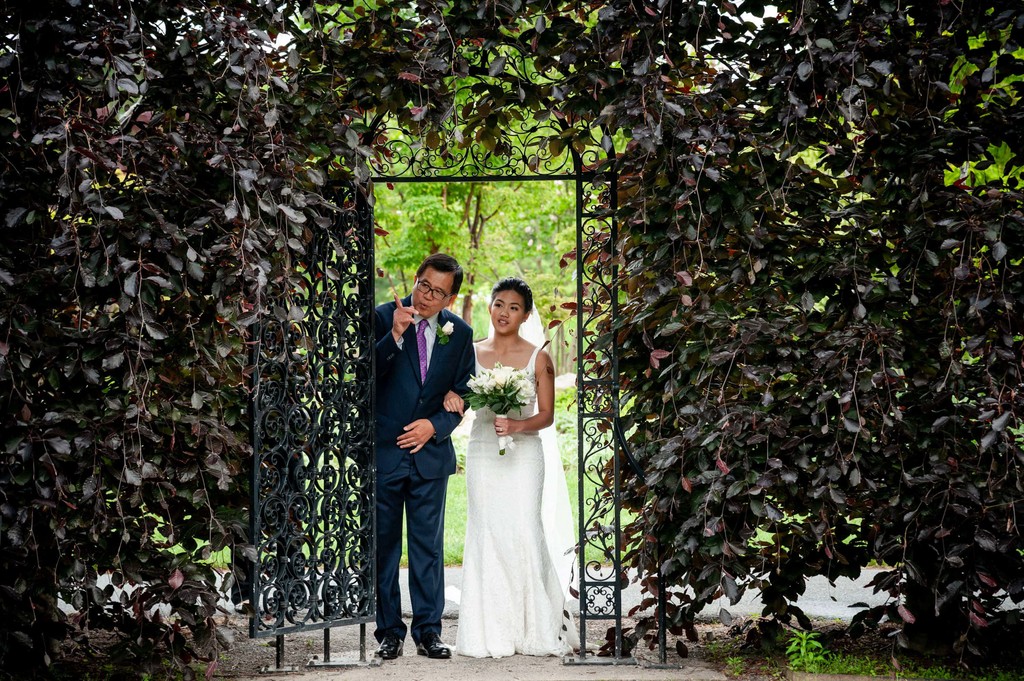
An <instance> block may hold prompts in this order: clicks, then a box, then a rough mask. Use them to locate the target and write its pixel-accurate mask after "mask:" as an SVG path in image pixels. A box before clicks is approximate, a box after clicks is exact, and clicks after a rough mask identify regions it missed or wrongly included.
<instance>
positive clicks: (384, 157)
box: [250, 44, 629, 668]
mask: <svg viewBox="0 0 1024 681" xmlns="http://www.w3.org/2000/svg"><path fill="white" fill-rule="evenodd" d="M457 62H458V63H457V66H458V67H459V68H458V69H457V71H458V72H459V73H461V74H462V75H461V76H453V78H452V91H453V92H454V97H453V101H454V102H456V104H455V105H453V106H452V107H451V108H450V109H449V110H448V111H445V112H442V113H441V114H440V115H435V116H434V117H433V118H431V117H430V116H428V115H426V114H425V115H424V117H423V119H422V120H421V121H420V122H418V127H416V129H404V128H403V127H402V126H400V125H397V124H396V123H395V121H394V119H393V118H385V117H384V116H377V117H372V116H370V117H368V118H367V120H365V121H364V125H365V129H366V130H368V131H369V132H368V133H366V141H367V142H368V143H369V144H370V145H371V146H372V147H373V149H374V152H375V154H374V156H373V157H372V158H371V159H370V161H369V165H370V173H369V176H370V178H371V179H372V180H373V181H377V182H380V181H386V182H460V181H461V182H465V181H489V182H490V181H513V180H514V181H524V180H556V179H563V180H570V181H573V182H574V183H575V188H576V224H577V238H576V281H577V291H576V303H577V317H576V351H577V359H578V361H577V395H578V431H579V434H580V436H579V442H578V450H577V451H578V470H579V479H578V481H577V484H578V489H579V518H580V523H579V527H578V547H577V549H578V556H579V561H578V566H577V567H578V575H577V578H578V584H577V586H578V593H579V598H580V617H579V630H580V641H581V648H580V653H579V655H578V656H576V657H571V658H566V660H565V661H566V662H567V663H570V662H599V663H604V662H610V661H623V660H628V659H629V656H628V653H627V652H626V648H625V646H624V644H623V624H622V617H623V614H622V591H623V588H624V587H625V585H626V584H627V583H628V580H627V579H626V578H625V574H624V571H623V568H622V561H621V541H620V539H621V507H620V503H619V499H620V496H619V486H620V484H621V477H620V469H619V463H620V461H621V460H622V456H621V455H622V453H623V452H622V450H621V446H622V440H621V438H616V437H615V434H616V432H617V427H618V426H617V424H618V414H619V393H618V385H619V381H618V362H617V356H616V348H615V344H614V343H613V342H612V339H611V338H609V337H608V336H607V335H603V334H601V333H599V332H598V331H597V327H598V326H599V325H601V326H606V323H607V322H610V321H611V320H612V319H614V317H615V315H616V314H617V310H618V308H617V305H618V288H617V283H616V280H617V277H616V267H617V265H616V263H617V262H618V258H617V253H616V252H615V248H616V246H615V244H616V243H617V233H616V222H615V209H616V207H617V206H616V200H617V198H616V197H617V192H618V184H617V182H618V179H617V176H616V174H615V172H614V169H613V167H612V164H610V163H605V161H607V160H608V159H607V157H606V154H609V153H613V150H612V145H611V143H610V141H609V140H608V137H607V136H606V135H605V134H604V132H603V131H600V130H599V129H597V128H593V127H591V125H590V123H589V122H588V121H585V120H578V119H573V118H572V117H571V116H567V115H563V114H561V113H559V112H558V111H557V108H556V107H554V106H553V105H552V102H553V101H556V100H558V99H559V98H560V97H562V96H563V95H564V93H561V92H559V90H558V87H559V84H558V80H557V78H555V77H549V76H547V75H546V74H545V73H543V72H541V71H539V70H538V69H537V68H536V66H535V63H534V61H533V59H532V57H530V56H529V55H527V54H526V53H525V52H524V51H523V50H522V49H521V48H520V47H519V46H516V45H510V44H496V45H485V46H478V45H474V46H469V47H464V48H463V49H461V51H460V52H459V54H458V59H457ZM474 87H478V88H479V87H482V88H485V89H487V91H488V92H489V93H491V94H493V96H494V97H498V96H499V95H514V97H513V99H515V100H516V101H519V102H522V104H521V105H519V106H517V107H509V106H501V107H494V108H493V109H489V108H488V107H487V106H486V105H485V104H486V102H485V100H486V97H484V98H483V99H481V98H479V97H476V98H474V97H472V96H470V95H471V94H472V92H471V89H472V88H474ZM538 93H540V94H538ZM474 102H475V104H474ZM481 102H484V104H481ZM531 102H532V103H531ZM338 191H339V195H338V199H337V202H336V203H337V205H338V206H339V207H340V210H339V213H338V214H337V219H336V220H335V223H334V224H333V225H331V226H330V227H328V228H326V229H325V228H320V227H318V226H315V225H312V226H311V227H310V229H311V230H312V233H311V240H310V243H309V244H307V245H306V246H305V248H304V249H302V250H301V251H295V252H293V253H292V257H293V258H294V271H296V272H298V273H301V274H302V283H301V285H299V286H298V287H297V288H295V289H294V290H289V291H284V292H282V293H281V294H279V300H278V304H277V306H276V310H277V313H276V315H275V317H274V318H273V319H270V320H268V321H266V322H265V323H264V324H263V325H262V327H261V328H260V329H259V330H258V333H257V334H256V343H255V348H254V361H253V365H254V376H253V384H254V391H253V403H252V410H251V414H252V439H253V446H254V452H255V465H254V469H253V477H252V506H251V509H252V513H251V518H252V521H251V528H250V530H251V537H252V543H253V544H254V546H255V548H256V552H257V556H258V561H257V563H256V564H255V565H254V566H253V567H252V570H251V577H252V581H253V584H252V592H253V596H254V597H253V607H254V611H255V614H254V616H253V618H252V619H251V621H250V635H252V636H276V637H277V643H278V667H279V668H280V667H281V662H282V655H283V641H284V634H286V633H289V632H294V631H300V630H308V629H315V628H323V629H324V648H325V650H324V653H325V660H327V661H329V660H330V639H329V628H330V627H333V626H338V625H347V624H360V626H361V630H362V634H363V636H362V638H363V649H362V653H363V657H364V658H365V627H366V624H367V623H369V622H372V621H373V619H374V617H375V602H374V585H375V580H376V574H375V554H376V544H375V513H374V484H375V465H374V460H375V456H374V455H375V449H374V442H373V437H374V424H373V414H374V407H373V402H374V367H373V362H374V352H373V347H374V338H373V325H372V315H373V283H374V282H373V278H374V256H373V213H372V208H371V207H370V204H369V202H368V201H366V197H365V194H364V192H366V191H372V189H370V188H355V187H353V186H351V185H345V186H342V187H340V188H339V190H338ZM607 326H610V325H607ZM607 326H606V328H607ZM587 480H589V481H590V482H592V483H593V485H594V487H595V488H596V489H595V491H594V492H593V493H591V494H590V495H589V496H588V495H587V494H586V488H587V486H586V485H585V482H586V481H587ZM595 552H596V553H597V554H598V555H600V556H601V559H599V560H597V559H595V560H588V559H587V558H586V556H588V555H593V554H594V553H595ZM591 620H594V621H598V620H601V621H608V622H610V623H611V624H612V627H611V629H612V630H613V632H614V636H613V638H612V639H611V640H609V641H603V642H602V644H601V645H598V646H597V647H596V648H597V649H592V648H590V647H588V641H587V623H588V622H590V621H591Z"/></svg>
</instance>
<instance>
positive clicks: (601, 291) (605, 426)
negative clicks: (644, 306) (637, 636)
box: [576, 174, 626, 657]
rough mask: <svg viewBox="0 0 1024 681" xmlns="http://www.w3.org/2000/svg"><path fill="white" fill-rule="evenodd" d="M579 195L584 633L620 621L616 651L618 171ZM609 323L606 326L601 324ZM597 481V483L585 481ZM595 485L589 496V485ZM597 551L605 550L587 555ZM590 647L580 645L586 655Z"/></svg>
mask: <svg viewBox="0 0 1024 681" xmlns="http://www.w3.org/2000/svg"><path fill="white" fill-rule="evenodd" d="M578 187H579V190H578V194H577V201H578V203H579V205H580V216H581V217H580V221H579V224H578V227H577V233H576V252H577V257H576V263H577V270H576V275H577V326H576V336H577V338H576V342H577V379H576V386H577V409H578V416H577V418H578V429H579V481H578V484H579V499H580V501H579V518H580V527H579V530H580V533H579V537H580V546H579V556H580V561H579V572H580V580H579V591H580V640H581V641H583V642H585V641H586V623H587V621H588V620H592V619H595V620H612V621H614V627H615V632H616V634H615V637H614V640H613V645H614V650H613V651H610V652H611V653H612V654H614V656H615V657H621V656H622V655H623V646H622V589H623V587H624V585H625V583H626V579H625V575H624V573H623V569H622V555H621V548H620V547H621V545H622V544H621V541H620V540H621V510H622V509H621V508H620V506H619V495H618V494H617V492H618V489H619V485H620V484H621V475H620V471H619V461H620V457H619V455H618V451H617V449H616V447H617V443H616V439H615V437H614V430H615V422H616V419H617V418H618V413H619V412H618V385H619V382H618V362H617V355H616V348H615V344H614V342H613V339H612V338H611V336H610V335H608V333H607V329H609V328H611V323H610V322H611V321H612V320H613V319H614V317H615V315H616V314H617V312H618V289H617V286H616V269H615V268H616V264H615V263H616V262H617V259H616V257H615V255H616V254H615V243H616V240H617V234H616V223H615V217H614V216H615V207H616V203H615V201H616V192H617V177H616V176H615V175H614V174H609V175H598V176H594V177H591V178H588V179H587V180H586V181H583V180H581V182H580V183H579V185H578ZM602 331H603V332H602ZM588 480H589V481H590V482H591V483H592V485H587V484H585V482H586V481H588ZM588 487H592V488H593V491H592V492H591V493H590V495H589V496H587V494H586V491H585V490H586V489H587V488H588ZM588 554H589V555H591V556H592V555H594V554H596V555H598V556H600V558H599V559H598V558H588V557H587V556H588ZM585 654H586V650H585V648H584V649H581V656H584V655H585Z"/></svg>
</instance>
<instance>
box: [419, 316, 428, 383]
mask: <svg viewBox="0 0 1024 681" xmlns="http://www.w3.org/2000/svg"><path fill="white" fill-rule="evenodd" d="M428 323H429V322H427V320H426V319H421V320H420V323H419V324H417V325H416V348H417V349H418V350H419V351H420V380H421V381H426V380H427V324H428Z"/></svg>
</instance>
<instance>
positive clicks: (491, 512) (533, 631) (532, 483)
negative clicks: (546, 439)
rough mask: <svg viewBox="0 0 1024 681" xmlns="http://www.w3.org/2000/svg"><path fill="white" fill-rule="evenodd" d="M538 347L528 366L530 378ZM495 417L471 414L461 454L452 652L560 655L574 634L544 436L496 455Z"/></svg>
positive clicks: (524, 436) (517, 437)
mask: <svg viewBox="0 0 1024 681" xmlns="http://www.w3.org/2000/svg"><path fill="white" fill-rule="evenodd" d="M539 350H540V349H539V348H538V349H537V350H535V351H534V353H533V355H532V356H531V357H530V363H529V365H528V367H527V371H528V373H529V374H530V376H531V377H534V365H535V362H536V358H537V353H538V352H539ZM477 370H478V371H479V370H480V365H479V363H478V364H477ZM520 411H521V414H510V415H509V418H523V415H532V414H533V413H535V412H536V403H535V401H533V402H531V404H528V405H526V406H525V407H523V408H522V409H521V410H520ZM494 417H495V415H494V413H493V412H491V411H490V410H487V409H481V410H479V411H477V412H476V415H475V418H474V420H473V426H472V430H471V431H470V440H469V447H468V450H467V453H466V487H467V493H468V507H467V511H466V515H467V518H466V543H465V549H464V553H463V564H462V596H461V602H460V605H459V629H458V635H457V639H456V644H455V647H456V650H457V652H458V653H459V654H460V655H467V656H470V657H506V656H509V655H513V654H516V653H520V654H523V655H565V654H568V653H570V652H572V649H573V648H574V647H575V646H577V645H578V641H579V636H578V632H576V631H575V628H574V626H573V624H572V620H571V618H570V617H569V615H568V611H567V609H566V603H565V600H566V599H565V585H564V584H563V583H562V577H560V576H559V574H558V569H557V568H556V565H555V562H554V560H553V559H552V556H551V554H550V552H549V549H548V545H547V541H546V538H545V532H544V523H543V516H542V513H543V511H542V491H543V488H544V451H543V447H542V445H541V438H540V436H539V435H538V434H537V433H536V432H533V433H529V432H524V433H515V434H514V435H513V436H512V437H513V440H514V442H515V447H514V448H510V449H509V451H508V452H507V453H506V454H505V455H504V456H499V454H498V438H497V435H496V434H495V432H494ZM563 484H564V483H563Z"/></svg>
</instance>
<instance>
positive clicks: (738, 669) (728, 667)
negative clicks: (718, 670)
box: [725, 655, 746, 676]
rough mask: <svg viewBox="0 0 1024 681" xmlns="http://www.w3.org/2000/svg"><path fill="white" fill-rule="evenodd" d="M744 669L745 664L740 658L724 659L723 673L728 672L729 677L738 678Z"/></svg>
mask: <svg viewBox="0 0 1024 681" xmlns="http://www.w3.org/2000/svg"><path fill="white" fill-rule="evenodd" d="M745 668H746V664H745V663H744V661H743V658H742V657H736V656H735V655H734V656H732V657H727V658H725V671H726V672H728V674H729V676H739V675H740V674H742V673H743V670H744V669H745Z"/></svg>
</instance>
